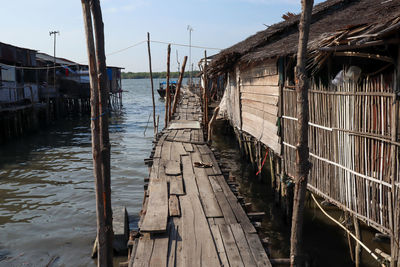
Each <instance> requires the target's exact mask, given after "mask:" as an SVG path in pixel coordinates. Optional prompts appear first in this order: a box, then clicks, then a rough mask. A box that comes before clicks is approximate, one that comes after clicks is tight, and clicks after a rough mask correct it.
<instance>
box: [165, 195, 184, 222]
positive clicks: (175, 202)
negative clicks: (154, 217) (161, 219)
mask: <svg viewBox="0 0 400 267" xmlns="http://www.w3.org/2000/svg"><path fill="white" fill-rule="evenodd" d="M168 206H169V216H171V217H179V216H181V210H180V208H179V199H178V197H177V196H176V195H171V196H170V197H169V201H168Z"/></svg>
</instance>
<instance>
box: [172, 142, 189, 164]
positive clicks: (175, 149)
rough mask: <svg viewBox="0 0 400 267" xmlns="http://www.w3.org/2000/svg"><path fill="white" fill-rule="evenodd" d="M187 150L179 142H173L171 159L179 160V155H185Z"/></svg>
mask: <svg viewBox="0 0 400 267" xmlns="http://www.w3.org/2000/svg"><path fill="white" fill-rule="evenodd" d="M186 154H187V152H186V150H185V148H184V147H183V145H182V143H181V142H173V143H172V146H171V160H176V161H180V159H181V155H186Z"/></svg>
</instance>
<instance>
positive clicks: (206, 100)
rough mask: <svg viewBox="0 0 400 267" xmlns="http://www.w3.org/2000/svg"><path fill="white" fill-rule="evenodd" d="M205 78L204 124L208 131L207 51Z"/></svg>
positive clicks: (204, 69)
mask: <svg viewBox="0 0 400 267" xmlns="http://www.w3.org/2000/svg"><path fill="white" fill-rule="evenodd" d="M203 77H204V87H203V124H204V128H205V129H204V130H205V131H206V132H208V130H207V126H208V125H207V124H208V99H207V87H208V80H207V50H204V68H203Z"/></svg>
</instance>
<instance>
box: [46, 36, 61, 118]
mask: <svg viewBox="0 0 400 267" xmlns="http://www.w3.org/2000/svg"><path fill="white" fill-rule="evenodd" d="M49 34H50V36H52V35H53V36H54V38H53V39H54V50H53V51H54V54H53V55H54V56H53V86H54V90H55V91H56V93H57V90H56V42H57V34H58V35H60V32H59V31H50V32H49ZM56 98H57V99H56V113H57V116H58V115H59V110H58V96H57V94H56Z"/></svg>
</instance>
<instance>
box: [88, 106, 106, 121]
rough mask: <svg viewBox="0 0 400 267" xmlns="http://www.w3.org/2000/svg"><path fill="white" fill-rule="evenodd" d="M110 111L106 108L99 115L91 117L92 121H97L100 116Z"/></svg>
mask: <svg viewBox="0 0 400 267" xmlns="http://www.w3.org/2000/svg"><path fill="white" fill-rule="evenodd" d="M107 113H108V109H106V110H105V111H104V112H103V113H101V114H100V115H99V116H97V117H92V118H90V119H91V120H92V121H95V120H97V119H99V118H100V117H103V116H104V115H106V114H107Z"/></svg>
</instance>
